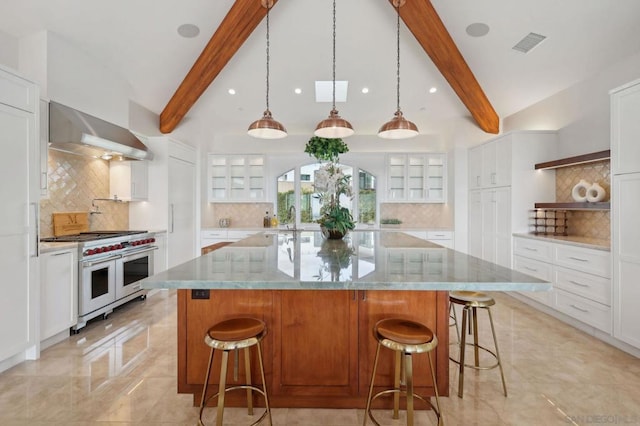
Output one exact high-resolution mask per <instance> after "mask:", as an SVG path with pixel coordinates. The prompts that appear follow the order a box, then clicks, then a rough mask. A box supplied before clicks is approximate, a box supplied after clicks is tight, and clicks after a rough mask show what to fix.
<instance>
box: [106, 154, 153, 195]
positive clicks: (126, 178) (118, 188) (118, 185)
mask: <svg viewBox="0 0 640 426" xmlns="http://www.w3.org/2000/svg"><path fill="white" fill-rule="evenodd" d="M109 192H110V194H111V195H110V196H111V198H114V199H116V198H117V199H119V200H124V201H147V200H148V199H149V171H148V166H147V161H144V160H143V161H112V162H110V163H109Z"/></svg>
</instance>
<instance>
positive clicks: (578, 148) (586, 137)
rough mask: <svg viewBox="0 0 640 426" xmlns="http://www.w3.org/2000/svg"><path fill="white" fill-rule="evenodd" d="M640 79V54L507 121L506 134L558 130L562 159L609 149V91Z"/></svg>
mask: <svg viewBox="0 0 640 426" xmlns="http://www.w3.org/2000/svg"><path fill="white" fill-rule="evenodd" d="M637 78H640V54H637V55H633V56H631V57H629V58H627V59H625V60H623V61H620V62H618V63H615V64H612V65H611V66H610V67H609V68H607V69H605V70H604V71H602V72H600V73H598V74H596V75H594V76H593V77H592V78H590V79H588V80H585V81H583V82H581V83H579V84H576V85H574V86H572V87H569V88H568V89H566V90H563V91H561V92H559V93H557V94H555V95H553V96H551V97H549V98H547V99H545V100H543V101H540V102H538V103H536V104H534V105H531V106H530V107H528V108H525V109H523V110H522V111H520V112H517V113H515V114H513V115H510V116H509V117H506V118H505V119H504V131H505V132H507V131H511V130H558V140H559V150H558V155H559V158H564V157H570V156H574V155H579V154H586V153H589V152H596V151H602V150H605V149H609V146H610V142H609V138H610V137H609V115H610V112H609V90H611V89H614V88H616V87H618V86H621V85H622V84H625V83H627V82H629V81H632V80H635V79H637Z"/></svg>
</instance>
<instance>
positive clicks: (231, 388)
mask: <svg viewBox="0 0 640 426" xmlns="http://www.w3.org/2000/svg"><path fill="white" fill-rule="evenodd" d="M240 389H251V390H252V391H255V392H258V393H259V394H261V395H262V396H265V393H264V391H263V390H262V389H260V388H259V387H257V386H251V385H236V386H231V387H228V388H226V389H225V390H224V391H225V393H226V392H230V391H234V390H240ZM218 395H220V392H218V393H216V394H215V395H211V396H210V397H208V398H207V399H206V400H205V401H204V405H205V406H206V405H207V402H209V401H211V400H212V399H214V398H216V397H217V396H218ZM267 414H269V411H268V410H267V409H266V408H265V410H264V413H262V415H261V416H260V418H259V419H258V420H256V421H255V422H253V423H251V424H250V425H249V426H255V425H257V424H258V423H260V422H261V421H262V420H263V419H264V418H265V417H266V416H267ZM198 425H199V426H204V422H203V421H202V419H200V420H199V421H198Z"/></svg>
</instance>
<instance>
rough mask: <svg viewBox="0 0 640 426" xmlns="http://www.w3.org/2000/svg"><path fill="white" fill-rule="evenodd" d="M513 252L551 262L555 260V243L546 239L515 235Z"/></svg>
mask: <svg viewBox="0 0 640 426" xmlns="http://www.w3.org/2000/svg"><path fill="white" fill-rule="evenodd" d="M513 254H519V255H520V256H524V257H528V258H532V259H538V260H544V261H546V262H551V261H552V260H553V245H552V244H550V243H548V242H546V241H538V240H533V239H531V238H518V237H515V238H514V239H513Z"/></svg>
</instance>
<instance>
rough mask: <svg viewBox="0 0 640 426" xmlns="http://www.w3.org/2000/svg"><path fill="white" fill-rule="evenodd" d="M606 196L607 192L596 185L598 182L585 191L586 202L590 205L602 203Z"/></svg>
mask: <svg viewBox="0 0 640 426" xmlns="http://www.w3.org/2000/svg"><path fill="white" fill-rule="evenodd" d="M606 196H607V192H606V191H605V190H604V188H603V187H601V186H600V185H599V184H598V182H594V184H593V185H591V186H590V187H589V189H587V201H589V202H591V203H597V202H598V201H602V200H604V197H606Z"/></svg>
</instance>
